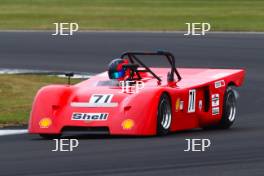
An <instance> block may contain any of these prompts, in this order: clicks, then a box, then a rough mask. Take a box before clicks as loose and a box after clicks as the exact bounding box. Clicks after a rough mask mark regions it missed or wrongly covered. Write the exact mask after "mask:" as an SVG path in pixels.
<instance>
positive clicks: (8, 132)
mask: <svg viewBox="0 0 264 176" xmlns="http://www.w3.org/2000/svg"><path fill="white" fill-rule="evenodd" d="M27 132H28V130H26V129H21V130H0V136H6V135H15V134H25V133H27Z"/></svg>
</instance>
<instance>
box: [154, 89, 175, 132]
mask: <svg viewBox="0 0 264 176" xmlns="http://www.w3.org/2000/svg"><path fill="white" fill-rule="evenodd" d="M171 118H172V113H171V102H170V97H169V95H167V94H165V93H164V94H162V95H161V97H160V101H159V106H158V117H157V135H166V134H168V133H169V130H170V126H171Z"/></svg>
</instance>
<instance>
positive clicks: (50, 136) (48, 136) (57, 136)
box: [39, 134, 61, 139]
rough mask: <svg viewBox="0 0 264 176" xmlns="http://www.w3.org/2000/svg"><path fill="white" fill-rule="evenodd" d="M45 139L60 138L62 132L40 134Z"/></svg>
mask: <svg viewBox="0 0 264 176" xmlns="http://www.w3.org/2000/svg"><path fill="white" fill-rule="evenodd" d="M39 135H40V136H41V137H42V138H44V139H59V138H60V137H61V135H60V134H39Z"/></svg>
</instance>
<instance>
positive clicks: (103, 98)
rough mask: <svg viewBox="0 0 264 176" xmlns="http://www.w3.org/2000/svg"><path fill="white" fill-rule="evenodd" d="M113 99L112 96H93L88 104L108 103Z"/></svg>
mask: <svg viewBox="0 0 264 176" xmlns="http://www.w3.org/2000/svg"><path fill="white" fill-rule="evenodd" d="M112 98H113V94H93V95H92V96H91V98H90V101H89V103H98V104H102V103H110V102H111V100H112Z"/></svg>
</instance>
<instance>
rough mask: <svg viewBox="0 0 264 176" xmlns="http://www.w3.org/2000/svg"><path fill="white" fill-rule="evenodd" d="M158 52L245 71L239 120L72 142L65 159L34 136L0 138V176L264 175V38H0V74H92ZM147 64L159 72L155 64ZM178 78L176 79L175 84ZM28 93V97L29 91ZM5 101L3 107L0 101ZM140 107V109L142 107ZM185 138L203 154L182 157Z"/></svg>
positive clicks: (188, 62) (189, 63) (186, 62)
mask: <svg viewBox="0 0 264 176" xmlns="http://www.w3.org/2000/svg"><path fill="white" fill-rule="evenodd" d="M157 49H164V50H168V51H171V52H172V53H174V54H175V56H176V59H177V65H178V66H179V67H213V68H245V69H246V70H247V75H246V80H245V84H244V86H243V87H242V88H239V89H238V90H239V92H240V98H239V104H238V106H239V113H238V116H237V117H238V118H237V120H236V122H235V125H234V126H233V128H231V129H230V130H213V131H204V130H199V129H198V130H191V131H184V132H178V133H174V134H171V135H168V136H164V137H109V136H74V137H73V138H75V137H76V138H79V139H80V145H79V147H78V148H77V149H76V150H74V151H73V152H52V151H51V150H52V149H53V148H54V145H55V144H54V142H53V141H50V140H41V139H40V138H39V137H38V136H36V135H27V134H24V135H12V136H3V137H0V175H1V176H2V175H32V176H33V175H34V176H35V175H48V176H51V175H120V176H121V175H122V176H123V175H153V176H155V175H181V176H187V175H210V176H211V175H213V176H226V175H230V176H234V175H241V176H252V175H259V176H262V175H263V174H264V140H263V139H264V116H263V114H264V110H263V106H264V97H263V95H264V89H263V86H264V69H263V66H264V35H263V34H209V35H207V36H205V37H200V36H195V37H186V36H183V34H181V33H112V32H105V33H101V32H91V33H77V34H76V35H74V36H71V37H69V38H62V37H54V36H51V32H37V33H23V32H15V33H11V32H2V33H0V68H23V69H41V70H55V71H70V70H71V71H82V72H94V73H97V72H100V71H104V70H105V69H106V65H107V63H108V62H109V61H110V60H111V59H113V58H115V57H118V56H119V55H120V53H122V52H124V51H126V50H148V51H153V50H157ZM152 62H154V63H153V64H154V65H159V66H163V64H162V62H161V61H158V60H155V61H152ZM183 79H184V78H183ZM29 91H30V90H29ZM7 101H8V100H7ZM146 108H147V107H146ZM186 138H209V139H210V140H211V142H212V146H211V147H210V148H209V150H207V151H205V152H184V149H185V148H186V147H187V143H186V141H185V139H186Z"/></svg>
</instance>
